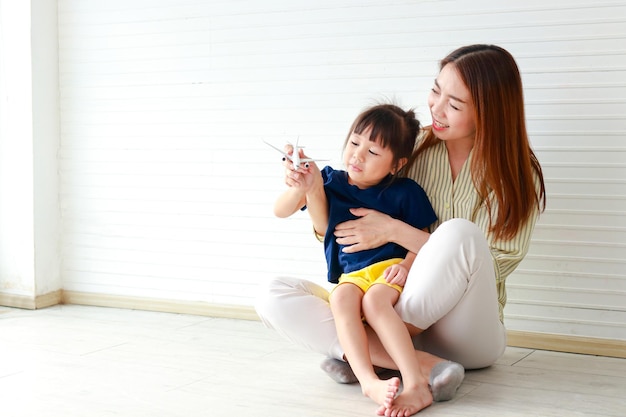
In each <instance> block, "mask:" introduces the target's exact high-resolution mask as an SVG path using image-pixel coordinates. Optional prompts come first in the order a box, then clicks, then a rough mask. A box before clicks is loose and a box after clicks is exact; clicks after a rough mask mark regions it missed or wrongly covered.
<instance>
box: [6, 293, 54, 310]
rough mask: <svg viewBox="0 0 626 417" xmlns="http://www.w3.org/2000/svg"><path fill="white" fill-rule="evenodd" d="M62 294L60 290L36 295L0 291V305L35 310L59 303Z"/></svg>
mask: <svg viewBox="0 0 626 417" xmlns="http://www.w3.org/2000/svg"><path fill="white" fill-rule="evenodd" d="M62 295H63V291H62V290H57V291H53V292H50V293H48V294H43V295H38V296H36V297H32V296H27V295H17V294H7V293H3V292H0V305H3V306H6V307H15V308H24V309H27V310H36V309H39V308H46V307H50V306H53V305H57V304H59V303H61V299H62Z"/></svg>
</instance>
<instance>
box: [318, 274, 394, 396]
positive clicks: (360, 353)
mask: <svg viewBox="0 0 626 417" xmlns="http://www.w3.org/2000/svg"><path fill="white" fill-rule="evenodd" d="M362 299H363V292H362V291H361V289H360V288H358V287H357V286H356V285H353V284H349V283H346V284H341V285H339V286H338V287H337V288H335V290H334V291H333V293H332V294H331V297H330V307H331V310H332V312H333V316H334V318H335V326H336V327H337V336H338V337H339V342H340V343H341V346H342V347H343V350H344V352H345V357H346V360H347V361H348V362H349V363H350V366H351V367H352V370H353V372H354V374H355V375H356V377H357V378H358V380H359V382H360V383H361V389H362V390H363V394H365V395H366V396H368V397H370V398H371V399H372V400H374V401H375V402H376V403H377V404H379V405H381V406H382V407H389V406H391V405H392V404H393V400H394V398H395V396H396V394H397V393H398V389H399V386H400V380H399V379H398V378H395V377H394V378H391V379H389V380H386V381H383V380H381V379H380V378H378V375H376V373H375V372H374V367H373V365H372V362H371V360H370V351H369V346H368V339H367V333H366V331H365V326H364V324H363V321H362V320H361V301H362Z"/></svg>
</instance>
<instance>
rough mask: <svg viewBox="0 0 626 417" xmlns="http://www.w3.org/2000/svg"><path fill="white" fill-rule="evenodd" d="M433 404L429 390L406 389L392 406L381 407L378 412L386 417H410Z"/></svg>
mask: <svg viewBox="0 0 626 417" xmlns="http://www.w3.org/2000/svg"><path fill="white" fill-rule="evenodd" d="M432 403H433V397H432V395H430V392H429V391H428V389H427V388H422V389H420V388H410V389H406V388H405V389H404V391H402V394H400V395H398V396H397V397H396V399H395V400H394V401H393V403H392V404H391V405H390V406H387V407H385V406H381V407H379V408H378V411H377V412H376V413H377V414H378V415H379V416H385V417H409V416H412V415H413V414H416V413H417V412H418V411H420V410H422V409H424V408H426V407H428V406H429V405H431V404H432Z"/></svg>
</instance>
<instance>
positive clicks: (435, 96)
mask: <svg viewBox="0 0 626 417" xmlns="http://www.w3.org/2000/svg"><path fill="white" fill-rule="evenodd" d="M428 107H429V108H430V114H431V116H432V119H433V125H432V129H433V133H434V134H435V136H437V137H438V138H439V139H441V140H445V141H453V140H466V141H471V142H473V141H474V138H475V135H476V121H475V120H474V103H473V102H472V97H471V95H470V92H469V89H468V88H467V86H466V85H465V84H464V83H463V81H462V80H461V77H460V76H459V74H458V72H457V71H456V68H455V67H454V66H453V65H451V64H448V65H446V66H444V67H443V68H442V70H441V72H440V73H439V75H438V76H437V79H436V80H435V85H434V86H433V88H432V89H431V91H430V94H429V95H428Z"/></svg>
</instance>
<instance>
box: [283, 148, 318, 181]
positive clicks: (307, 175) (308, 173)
mask: <svg viewBox="0 0 626 417" xmlns="http://www.w3.org/2000/svg"><path fill="white" fill-rule="evenodd" d="M299 151H300V158H301V159H303V158H308V157H307V156H306V155H305V154H304V151H303V150H302V149H300V150H299ZM285 152H286V153H287V154H288V155H291V154H293V146H292V145H289V144H288V145H286V146H285ZM283 165H284V166H285V184H287V185H288V186H289V187H295V188H300V189H302V191H303V192H308V191H309V190H311V189H312V188H313V187H315V186H318V185H319V186H323V183H322V181H321V177H322V176H321V173H320V170H319V168H318V167H317V165H316V164H315V162H309V166H308V168H304V167H303V166H300V167H298V168H297V169H294V167H293V163H292V162H291V161H290V160H289V159H287V158H285V160H284V162H283Z"/></svg>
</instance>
